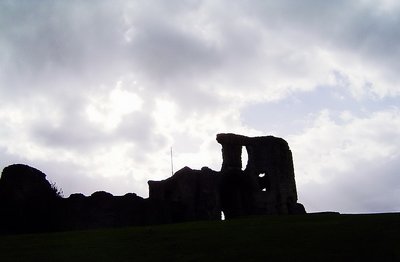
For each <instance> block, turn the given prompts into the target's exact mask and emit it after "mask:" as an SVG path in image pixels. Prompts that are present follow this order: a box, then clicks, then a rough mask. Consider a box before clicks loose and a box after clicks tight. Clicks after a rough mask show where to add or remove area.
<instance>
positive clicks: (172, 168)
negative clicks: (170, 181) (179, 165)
mask: <svg viewBox="0 0 400 262" xmlns="http://www.w3.org/2000/svg"><path fill="white" fill-rule="evenodd" d="M171 174H172V175H174V161H173V160H172V146H171Z"/></svg>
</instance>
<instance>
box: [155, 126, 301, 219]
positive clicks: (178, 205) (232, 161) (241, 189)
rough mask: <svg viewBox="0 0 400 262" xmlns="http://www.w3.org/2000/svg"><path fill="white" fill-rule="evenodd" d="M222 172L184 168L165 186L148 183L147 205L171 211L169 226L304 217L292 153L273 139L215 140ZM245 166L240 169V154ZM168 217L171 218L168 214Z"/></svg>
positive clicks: (219, 137)
mask: <svg viewBox="0 0 400 262" xmlns="http://www.w3.org/2000/svg"><path fill="white" fill-rule="evenodd" d="M217 141H218V143H220V144H221V145H222V160H223V162H222V167H221V171H219V172H216V171H212V170H210V169H209V168H202V170H192V169H190V168H188V167H185V168H183V169H181V170H179V171H177V172H176V173H175V174H174V175H173V176H172V177H170V178H168V179H166V180H163V181H149V190H150V200H152V201H156V202H157V203H160V205H162V206H163V207H166V206H170V207H173V208H168V209H167V211H166V213H165V215H166V216H167V217H168V221H174V220H178V221H183V220H197V219H216V218H217V217H218V213H219V212H220V211H223V212H224V214H225V218H228V219H229V218H234V217H239V216H246V215H265V214H298V213H305V210H304V207H303V206H302V205H301V204H299V203H297V192H296V183H295V178H294V168H293V160H292V152H291V151H290V149H289V146H288V144H287V142H286V141H285V140H283V139H282V138H277V137H273V136H263V137H246V136H242V135H236V134H218V135H217ZM244 150H245V151H246V152H247V155H248V161H247V163H242V153H243V152H244ZM170 213H171V214H170Z"/></svg>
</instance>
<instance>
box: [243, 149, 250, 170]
mask: <svg viewBox="0 0 400 262" xmlns="http://www.w3.org/2000/svg"><path fill="white" fill-rule="evenodd" d="M248 162H249V156H248V153H247V149H246V147H245V146H242V170H245V169H246V167H247V164H248Z"/></svg>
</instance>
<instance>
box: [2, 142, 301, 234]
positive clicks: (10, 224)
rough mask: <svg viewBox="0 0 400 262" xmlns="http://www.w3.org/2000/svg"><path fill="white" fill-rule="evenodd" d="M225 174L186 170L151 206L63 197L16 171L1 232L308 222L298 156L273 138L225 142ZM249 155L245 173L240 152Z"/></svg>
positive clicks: (27, 172)
mask: <svg viewBox="0 0 400 262" xmlns="http://www.w3.org/2000/svg"><path fill="white" fill-rule="evenodd" d="M217 141H218V142H219V143H220V144H221V145H222V157H223V163H222V168H221V171H220V172H217V171H213V170H211V169H209V168H208V167H203V168H202V169H201V170H193V169H191V168H189V167H184V168H182V169H181V170H179V171H177V172H176V173H175V174H174V175H173V176H172V177H170V178H168V179H166V180H163V181H149V182H148V184H149V192H150V194H149V198H148V199H143V198H141V197H139V196H137V195H136V194H133V193H128V194H126V195H124V196H113V195H111V194H110V193H107V192H104V191H100V192H95V193H93V194H92V195H91V196H88V197H87V196H84V195H83V194H72V195H71V196H69V197H68V198H63V197H61V196H60V192H59V190H58V189H57V188H56V187H55V185H51V184H50V183H49V182H48V181H47V180H46V175H45V174H43V173H42V172H41V171H39V170H37V169H35V168H32V167H29V166H27V165H21V164H18V165H11V166H9V167H6V168H5V169H4V170H3V173H2V176H1V179H0V210H1V216H0V232H1V233H19V232H43V231H53V230H72V229H88V228H99V227H117V226H132V225H149V224H162V223H175V222H183V221H193V220H218V219H220V218H221V212H222V211H223V212H224V214H225V218H227V219H230V218H235V217H239V216H247V215H264V214H305V213H306V212H305V209H304V207H303V206H302V205H301V204H299V203H297V192H296V184H295V179H294V169H293V161H292V154H291V151H290V149H289V146H288V144H287V142H286V141H285V140H283V139H281V138H276V137H272V136H266V137H253V138H250V137H246V136H240V135H235V134H219V135H217ZM243 148H245V149H246V150H247V153H248V163H247V165H246V167H245V168H243V167H242V166H243V163H242V157H241V156H242V149H243Z"/></svg>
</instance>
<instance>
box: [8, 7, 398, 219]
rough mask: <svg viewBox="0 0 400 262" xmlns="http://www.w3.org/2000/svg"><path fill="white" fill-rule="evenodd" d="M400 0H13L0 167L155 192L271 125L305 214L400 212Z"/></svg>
mask: <svg viewBox="0 0 400 262" xmlns="http://www.w3.org/2000/svg"><path fill="white" fill-rule="evenodd" d="M399 43H400V2H399V1H396V0H381V1H378V0H359V1H356V0H354V1H347V0H338V1H323V0H321V1H316V0H302V1H283V0H280V1H272V0H271V1H267V0H259V1H256V0H254V1H251V0H249V1H228V0H226V1H222V0H221V1H219V0H208V1H200V0H189V1H151V0H143V1H50V0H49V1H45V0H42V1H29V0H26V1H22V0H21V1H11V0H10V1H6V0H0V167H1V168H4V167H5V166H7V165H10V164H13V163H26V164H29V165H31V166H34V167H36V168H38V169H39V170H41V171H43V172H44V173H46V174H47V177H48V179H49V180H51V181H53V182H56V184H57V186H58V187H60V188H62V190H63V191H64V195H65V196H69V194H71V193H75V192H83V193H84V194H87V195H90V194H91V193H93V192H94V191H97V190H105V191H108V192H111V193H113V194H116V195H119V194H124V193H127V192H135V193H137V194H138V195H140V196H143V197H147V196H148V189H147V181H148V180H160V179H165V178H167V177H169V176H170V175H171V168H170V147H173V151H174V165H175V171H176V170H177V169H180V168H182V167H184V166H189V167H191V168H197V169H199V168H201V167H202V166H209V167H210V168H212V169H214V170H220V167H221V163H222V156H221V146H220V145H219V144H218V143H217V142H216V140H215V136H216V134H217V133H222V132H233V133H239V134H243V135H248V136H260V135H274V136H278V137H282V138H284V139H285V140H287V141H288V143H289V146H290V147H291V150H292V152H293V157H294V165H295V173H296V182H297V189H298V194H299V202H301V203H303V204H304V205H305V207H306V209H307V211H325V210H335V211H340V212H388V211H400V174H399V170H400V73H399V72H400V44H399Z"/></svg>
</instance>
